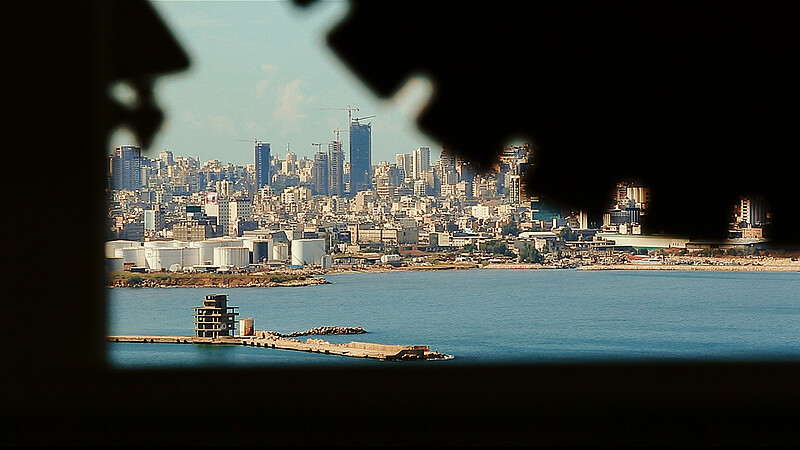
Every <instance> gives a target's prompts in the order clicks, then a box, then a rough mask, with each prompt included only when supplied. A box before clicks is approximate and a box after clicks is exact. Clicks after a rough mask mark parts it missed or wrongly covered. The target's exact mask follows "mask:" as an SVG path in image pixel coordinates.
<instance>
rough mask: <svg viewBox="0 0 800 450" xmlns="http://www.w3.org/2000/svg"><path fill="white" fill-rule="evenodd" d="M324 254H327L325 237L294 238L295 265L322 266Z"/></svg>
mask: <svg viewBox="0 0 800 450" xmlns="http://www.w3.org/2000/svg"><path fill="white" fill-rule="evenodd" d="M323 255H325V240H324V239H293V240H292V265H293V266H306V265H309V264H314V265H318V266H321V265H322V256H323Z"/></svg>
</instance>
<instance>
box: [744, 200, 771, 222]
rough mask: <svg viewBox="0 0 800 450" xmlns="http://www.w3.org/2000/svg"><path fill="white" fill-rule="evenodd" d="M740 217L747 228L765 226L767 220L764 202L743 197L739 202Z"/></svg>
mask: <svg viewBox="0 0 800 450" xmlns="http://www.w3.org/2000/svg"><path fill="white" fill-rule="evenodd" d="M739 217H740V219H741V222H744V223H745V224H746V226H747V227H752V226H754V225H755V226H759V225H763V224H764V222H766V219H767V214H766V208H765V207H764V202H763V201H762V200H761V199H758V198H755V197H743V198H742V199H740V200H739Z"/></svg>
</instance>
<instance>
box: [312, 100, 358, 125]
mask: <svg viewBox="0 0 800 450" xmlns="http://www.w3.org/2000/svg"><path fill="white" fill-rule="evenodd" d="M320 109H322V110H329V111H347V126H348V127H349V126H350V122H351V121H352V118H353V111H358V108H353V107H351V106H350V105H347V108H320Z"/></svg>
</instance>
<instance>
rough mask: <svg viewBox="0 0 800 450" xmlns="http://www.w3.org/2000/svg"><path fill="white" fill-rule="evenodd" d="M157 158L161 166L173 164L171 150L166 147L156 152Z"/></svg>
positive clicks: (173, 159)
mask: <svg viewBox="0 0 800 450" xmlns="http://www.w3.org/2000/svg"><path fill="white" fill-rule="evenodd" d="M158 159H159V161H161V165H162V168H166V167H169V166H171V165H173V164H175V158H174V157H173V155H172V151H171V150H169V149H167V148H165V149H164V150H161V151H160V152H158Z"/></svg>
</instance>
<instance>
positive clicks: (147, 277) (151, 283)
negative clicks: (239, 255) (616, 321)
mask: <svg viewBox="0 0 800 450" xmlns="http://www.w3.org/2000/svg"><path fill="white" fill-rule="evenodd" d="M319 284H330V282H329V281H328V280H326V279H324V278H322V277H318V276H311V275H307V274H299V273H298V274H291V273H289V274H287V273H275V274H271V273H254V274H247V273H245V274H213V273H207V274H184V273H168V272H167V273H165V272H156V273H146V274H145V273H142V274H131V273H125V272H117V273H112V274H111V275H110V276H109V280H108V287H110V288H125V287H140V288H158V287H220V288H229V287H292V286H313V285H319Z"/></svg>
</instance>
